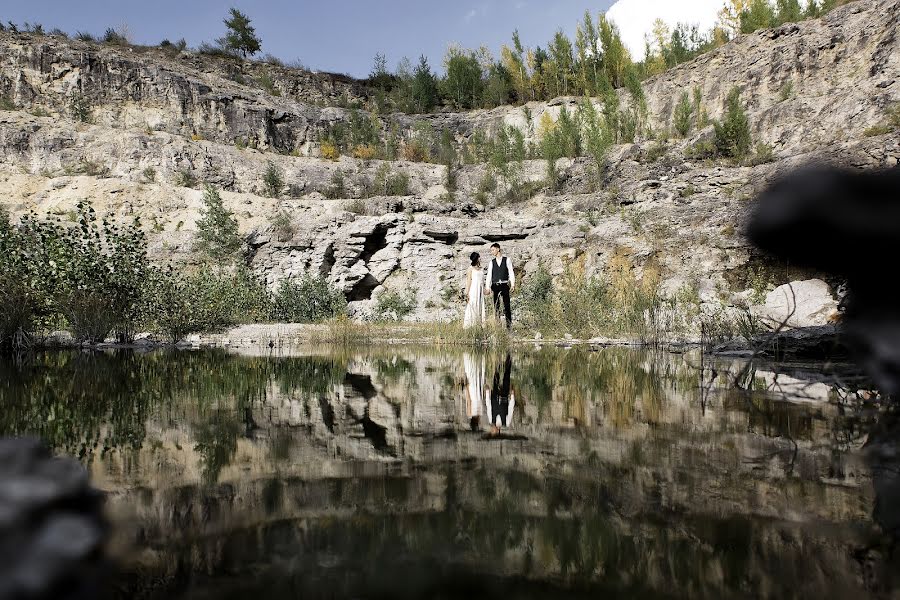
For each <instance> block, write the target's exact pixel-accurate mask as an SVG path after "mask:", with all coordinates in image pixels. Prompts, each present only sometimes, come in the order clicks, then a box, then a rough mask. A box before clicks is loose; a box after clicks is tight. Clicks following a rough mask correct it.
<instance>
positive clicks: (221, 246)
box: [196, 185, 243, 262]
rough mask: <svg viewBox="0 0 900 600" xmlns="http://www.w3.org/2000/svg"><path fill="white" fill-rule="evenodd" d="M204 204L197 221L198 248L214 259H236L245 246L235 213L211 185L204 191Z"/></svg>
mask: <svg viewBox="0 0 900 600" xmlns="http://www.w3.org/2000/svg"><path fill="white" fill-rule="evenodd" d="M203 204H204V209H203V212H202V216H201V218H200V220H199V221H197V242H196V246H197V249H198V250H199V251H200V252H203V253H204V254H206V255H207V256H208V257H209V258H210V259H212V260H213V261H217V262H218V261H223V260H234V259H235V258H236V257H237V254H238V252H239V251H240V249H241V247H242V246H243V240H242V239H241V237H240V235H238V225H237V220H236V219H235V218H234V214H233V213H232V212H231V211H230V210H228V209H226V208H225V205H224V204H223V203H222V197H221V196H220V195H219V192H218V190H216V188H214V187H212V186H211V185H207V186H206V191H205V192H204V193H203Z"/></svg>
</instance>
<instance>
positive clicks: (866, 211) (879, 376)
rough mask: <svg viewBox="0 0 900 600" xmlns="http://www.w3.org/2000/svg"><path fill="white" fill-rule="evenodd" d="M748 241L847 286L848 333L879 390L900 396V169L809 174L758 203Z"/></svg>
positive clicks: (783, 183)
mask: <svg viewBox="0 0 900 600" xmlns="http://www.w3.org/2000/svg"><path fill="white" fill-rule="evenodd" d="M747 234H748V237H749V238H750V240H751V241H752V242H753V243H754V244H756V245H757V246H758V247H759V248H761V249H762V250H765V251H767V252H769V253H771V254H773V255H774V256H776V257H778V258H780V259H782V260H786V261H790V262H791V263H792V264H795V265H797V266H800V267H807V268H813V269H818V270H821V271H826V272H829V273H832V274H834V275H837V276H839V277H842V278H845V279H846V280H847V283H848V287H849V293H848V296H847V299H846V302H845V305H844V309H845V310H844V322H843V330H844V333H845V334H846V338H847V342H848V344H849V345H850V348H851V350H852V351H853V353H854V358H855V359H856V360H857V361H858V362H859V363H860V365H861V366H862V367H863V368H865V369H866V371H868V373H869V374H870V375H871V376H872V378H873V379H874V380H875V383H876V384H877V385H878V387H879V388H880V389H881V390H882V391H884V392H885V393H886V394H888V395H890V396H894V397H896V396H897V394H898V393H900V297H898V290H900V281H898V275H900V273H898V271H900V268H898V262H897V259H898V256H900V168H893V169H888V170H882V171H867V172H851V171H845V170H840V169H835V168H825V167H809V168H806V169H803V170H800V171H797V172H795V173H793V174H791V175H788V176H786V177H784V178H782V179H780V180H779V181H778V182H776V183H775V184H774V185H772V186H771V187H770V188H769V189H768V190H766V191H765V192H763V194H762V195H761V196H760V198H759V200H758V203H757V206H756V210H755V212H754V214H753V217H752V218H751V221H750V224H749V227H748V230H747Z"/></svg>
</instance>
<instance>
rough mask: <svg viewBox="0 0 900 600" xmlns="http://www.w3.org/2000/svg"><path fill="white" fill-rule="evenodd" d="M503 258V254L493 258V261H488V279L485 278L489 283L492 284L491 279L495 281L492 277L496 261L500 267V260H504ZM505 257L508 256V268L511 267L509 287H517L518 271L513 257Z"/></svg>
mask: <svg viewBox="0 0 900 600" xmlns="http://www.w3.org/2000/svg"><path fill="white" fill-rule="evenodd" d="M503 258H504V256H503V255H502V254H501V255H500V256H498V257H497V258H492V259H491V262H489V263H488V269H487V279H486V280H485V282H486V283H487V285H491V281H493V278H492V277H491V275H492V273H493V270H494V263H495V262H496V263H497V267H498V268H499V267H500V261H501V260H503ZM505 258H506V268H507V269H509V289H512V288H514V287H516V272H515V271H514V270H513V264H512V259H511V258H510V257H508V256H507V257H505Z"/></svg>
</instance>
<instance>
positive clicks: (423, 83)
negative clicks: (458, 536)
mask: <svg viewBox="0 0 900 600" xmlns="http://www.w3.org/2000/svg"><path fill="white" fill-rule="evenodd" d="M412 99H413V104H414V105H415V108H416V112H420V113H424V112H428V111H429V110H431V109H432V108H433V107H434V105H435V104H437V101H438V84H437V78H436V77H435V76H434V73H432V72H431V67H430V66H428V59H427V58H425V55H424V54H423V55H422V56H420V57H419V64H418V65H416V69H415V71H413V78H412Z"/></svg>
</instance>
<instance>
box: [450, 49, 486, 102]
mask: <svg viewBox="0 0 900 600" xmlns="http://www.w3.org/2000/svg"><path fill="white" fill-rule="evenodd" d="M444 68H445V70H446V72H447V74H446V76H445V77H444V81H443V82H442V83H443V90H444V96H445V97H447V98H449V99H450V100H451V101H452V102H453V103H454V104H455V105H456V106H457V107H458V108H474V107H475V106H476V105H477V104H478V100H479V99H480V98H481V95H482V88H483V85H484V82H483V81H482V79H481V76H482V73H481V65H479V64H478V59H476V58H475V55H474V53H473V52H471V51H469V50H465V49H463V48H459V47H458V46H451V47H450V48H449V49H448V50H447V55H446V57H445V58H444Z"/></svg>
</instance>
